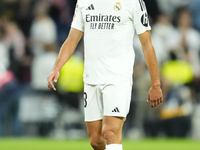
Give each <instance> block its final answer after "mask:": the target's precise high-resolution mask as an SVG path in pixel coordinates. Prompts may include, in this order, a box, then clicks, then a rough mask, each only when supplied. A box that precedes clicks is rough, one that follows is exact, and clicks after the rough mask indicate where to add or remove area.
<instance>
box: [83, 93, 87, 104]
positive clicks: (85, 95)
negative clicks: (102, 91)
mask: <svg viewBox="0 0 200 150" xmlns="http://www.w3.org/2000/svg"><path fill="white" fill-rule="evenodd" d="M83 99H84V107H87V93H86V92H84V96H83Z"/></svg>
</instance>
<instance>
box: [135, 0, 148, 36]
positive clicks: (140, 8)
mask: <svg viewBox="0 0 200 150" xmlns="http://www.w3.org/2000/svg"><path fill="white" fill-rule="evenodd" d="M133 1H134V4H133V11H132V13H133V14H132V17H133V24H134V28H135V30H136V32H137V34H142V33H144V32H145V31H147V30H151V27H150V25H149V18H148V13H147V9H146V5H145V2H144V1H143V0H133Z"/></svg>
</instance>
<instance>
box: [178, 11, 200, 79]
mask: <svg viewBox="0 0 200 150" xmlns="http://www.w3.org/2000/svg"><path fill="white" fill-rule="evenodd" d="M177 12H178V18H177V26H178V43H177V46H178V47H179V48H178V49H179V50H178V51H177V54H179V55H178V56H179V57H180V59H183V60H185V61H187V62H189V63H190V64H191V66H192V70H193V73H194V76H195V77H198V78H199V77H200V56H199V53H200V42H199V41H200V34H199V32H198V31H197V30H195V29H194V28H193V27H192V19H193V18H192V14H191V12H190V11H189V10H188V9H186V8H180V9H178V10H177ZM181 55H182V56H181Z"/></svg>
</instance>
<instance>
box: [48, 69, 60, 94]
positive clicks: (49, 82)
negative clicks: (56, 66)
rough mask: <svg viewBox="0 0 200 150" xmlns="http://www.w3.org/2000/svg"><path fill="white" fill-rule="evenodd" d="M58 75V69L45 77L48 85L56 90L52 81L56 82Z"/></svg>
mask: <svg viewBox="0 0 200 150" xmlns="http://www.w3.org/2000/svg"><path fill="white" fill-rule="evenodd" d="M59 76H60V73H59V71H52V72H51V73H50V75H49V76H48V78H47V82H48V87H49V88H50V89H52V90H54V91H56V88H55V86H54V85H53V82H55V83H56V82H57V81H58V78H59Z"/></svg>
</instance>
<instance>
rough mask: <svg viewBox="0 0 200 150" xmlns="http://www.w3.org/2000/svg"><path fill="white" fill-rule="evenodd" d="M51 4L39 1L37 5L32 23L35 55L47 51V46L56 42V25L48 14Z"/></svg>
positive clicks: (31, 36) (31, 35) (32, 42)
mask: <svg viewBox="0 0 200 150" xmlns="http://www.w3.org/2000/svg"><path fill="white" fill-rule="evenodd" d="M48 9H49V5H48V3H46V2H42V1H39V2H38V3H37V4H36V6H35V12H34V13H35V19H34V21H33V22H32V25H31V34H30V38H31V44H32V46H31V47H32V52H33V54H34V55H35V56H38V55H40V54H43V53H45V46H46V45H48V44H55V43H56V38H57V34H56V25H55V23H54V22H53V20H52V19H51V18H50V17H49V16H48Z"/></svg>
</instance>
